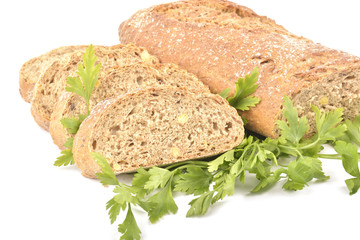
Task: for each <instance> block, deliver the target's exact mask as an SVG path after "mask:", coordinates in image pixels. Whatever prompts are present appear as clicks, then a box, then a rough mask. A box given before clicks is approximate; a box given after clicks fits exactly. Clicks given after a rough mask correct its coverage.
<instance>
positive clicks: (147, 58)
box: [141, 51, 151, 62]
mask: <svg viewBox="0 0 360 240" xmlns="http://www.w3.org/2000/svg"><path fill="white" fill-rule="evenodd" d="M141 59H142V60H143V61H144V62H151V56H150V54H149V53H148V52H147V51H143V52H142V53H141Z"/></svg>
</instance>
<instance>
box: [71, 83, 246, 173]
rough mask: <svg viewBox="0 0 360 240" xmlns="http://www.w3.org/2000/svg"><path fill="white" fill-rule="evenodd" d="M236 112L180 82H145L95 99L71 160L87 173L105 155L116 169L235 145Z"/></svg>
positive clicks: (238, 132) (240, 132)
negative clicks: (147, 84) (133, 89)
mask: <svg viewBox="0 0 360 240" xmlns="http://www.w3.org/2000/svg"><path fill="white" fill-rule="evenodd" d="M243 136H244V129H243V123H242V120H241V117H240V116H239V115H238V113H237V112H236V110H235V109H234V108H232V107H231V106H230V105H229V104H228V102H227V101H226V100H224V99H223V98H222V97H220V96H218V95H215V94H211V93H193V92H190V91H188V90H187V89H184V88H177V87H171V86H161V87H156V88H146V89H143V90H139V91H136V92H133V93H129V94H126V95H123V96H121V95H120V96H117V97H115V98H110V99H108V100H105V101H103V102H100V103H99V104H98V105H97V106H96V107H95V108H94V109H93V111H92V112H91V114H90V116H89V117H88V118H86V119H85V120H84V122H83V123H82V124H81V125H80V128H79V131H78V132H77V134H76V136H75V139H74V146H73V154H74V160H75V163H76V165H77V166H78V167H79V168H80V170H81V171H82V174H83V175H84V176H86V177H95V173H97V172H99V171H100V170H101V169H100V168H99V165H97V163H96V162H95V161H94V160H93V158H92V157H91V155H90V153H91V152H98V153H100V154H102V155H103V156H105V157H106V159H107V161H108V162H109V163H110V166H111V167H112V169H113V170H114V172H115V174H119V173H123V172H131V171H135V170H136V169H138V168H139V167H143V168H149V167H151V166H156V165H166V164H171V163H174V162H179V161H185V160H189V159H196V158H201V157H208V156H212V155H217V154H219V153H222V152H225V151H228V150H231V149H232V148H234V147H236V146H237V145H239V144H240V143H241V141H242V139H243Z"/></svg>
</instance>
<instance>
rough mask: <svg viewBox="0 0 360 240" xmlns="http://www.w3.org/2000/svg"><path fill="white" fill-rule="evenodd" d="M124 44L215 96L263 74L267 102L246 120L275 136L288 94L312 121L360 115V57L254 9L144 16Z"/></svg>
mask: <svg viewBox="0 0 360 240" xmlns="http://www.w3.org/2000/svg"><path fill="white" fill-rule="evenodd" d="M119 37H120V41H121V42H122V43H128V42H134V43H135V44H137V45H138V46H143V47H146V48H147V49H148V51H149V52H150V53H151V54H154V55H155V56H157V57H158V58H159V59H160V61H162V62H173V63H176V64H178V65H179V66H180V67H183V68H185V69H187V70H188V71H190V72H192V73H194V74H195V75H197V76H198V77H199V79H200V80H202V81H203V82H204V83H205V84H207V85H208V86H209V87H210V89H211V91H212V92H214V93H219V92H220V91H222V90H223V89H225V88H231V89H232V92H234V90H235V84H234V82H235V81H236V80H237V79H238V78H239V77H242V76H244V75H245V74H248V73H250V72H251V71H252V70H253V69H254V68H255V67H258V68H259V70H260V75H259V81H258V83H259V88H258V90H257V91H256V93H255V95H256V96H257V97H259V98H261V103H260V104H259V105H258V106H257V107H256V108H252V109H251V110H250V111H247V112H244V113H243V116H244V117H245V118H246V119H247V120H248V124H247V125H246V127H247V128H249V129H250V130H253V131H255V132H257V133H259V134H262V135H265V136H269V137H274V138H275V137H277V136H279V129H278V128H277V126H276V120H278V119H280V118H281V108H282V102H283V97H284V95H288V96H289V97H290V98H291V99H292V101H293V102H294V105H295V106H296V107H297V108H298V109H299V113H300V115H301V116H307V117H308V119H309V123H310V125H311V127H310V129H309V132H308V135H311V134H313V133H314V130H315V125H314V122H315V121H314V115H313V113H312V111H311V110H310V109H311V105H316V106H318V107H319V108H320V109H321V110H322V111H325V110H331V109H335V108H339V107H342V108H343V109H344V116H345V118H348V119H352V118H354V117H355V116H356V115H357V114H358V113H359V111H358V106H357V103H358V102H359V101H360V90H359V89H360V58H358V57H356V56H353V55H350V54H348V53H345V52H342V51H338V50H334V49H330V48H327V47H324V46H322V45H320V44H316V43H314V42H313V41H311V40H309V39H306V38H303V37H299V36H296V35H294V34H292V33H290V32H288V31H287V30H286V29H284V28H283V27H282V26H279V25H277V24H276V23H275V21H273V20H271V19H269V18H267V17H263V16H259V15H257V14H256V13H255V12H253V11H252V10H251V9H249V8H246V7H243V6H240V5H237V4H235V3H232V2H229V1H224V0H206V1H205V0H189V1H178V2H174V3H168V4H162V5H158V6H154V7H151V8H149V9H145V10H141V11H139V12H137V13H136V14H135V15H133V16H132V17H131V18H130V19H129V20H127V21H125V22H123V23H122V24H121V25H120V27H119Z"/></svg>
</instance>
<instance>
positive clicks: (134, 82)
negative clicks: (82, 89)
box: [49, 63, 210, 149]
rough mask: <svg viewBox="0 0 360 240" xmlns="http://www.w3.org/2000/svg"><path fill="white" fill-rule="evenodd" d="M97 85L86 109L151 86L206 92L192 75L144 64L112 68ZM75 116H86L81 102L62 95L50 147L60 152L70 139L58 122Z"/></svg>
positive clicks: (167, 66)
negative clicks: (110, 98)
mask: <svg viewBox="0 0 360 240" xmlns="http://www.w3.org/2000/svg"><path fill="white" fill-rule="evenodd" d="M98 83H99V84H97V87H96V88H95V90H94V92H93V94H92V98H91V99H90V108H92V107H93V106H95V105H96V104H97V103H99V102H100V101H102V100H105V99H107V98H109V97H115V96H118V95H122V94H125V93H128V92H131V91H134V90H136V89H139V88H145V87H151V86H161V85H171V86H174V87H187V88H188V89H189V90H190V91H194V92H210V90H209V88H208V87H207V86H205V85H204V84H203V83H202V82H201V81H200V80H198V79H197V77H196V76H195V75H193V74H191V73H189V72H187V71H186V70H183V69H180V68H178V67H177V66H176V65H174V64H157V65H153V66H151V65H148V64H146V63H135V64H131V65H125V66H121V67H120V66H117V67H113V68H110V69H108V71H107V72H106V73H105V74H104V75H102V76H101V77H100V78H99V80H98ZM79 114H86V103H85V101H84V100H83V98H82V97H80V96H78V95H76V94H74V93H65V94H64V96H62V97H61V98H60V100H59V101H58V102H57V104H56V106H55V108H54V111H53V114H52V115H51V121H50V128H49V130H50V134H51V136H52V138H53V141H54V143H55V144H56V145H57V146H58V147H59V148H60V149H64V148H63V145H64V143H65V142H66V140H67V138H68V137H71V136H72V135H71V134H68V133H67V131H66V129H65V128H64V127H63V126H62V124H61V122H60V120H61V119H63V118H70V117H77V116H78V115H79Z"/></svg>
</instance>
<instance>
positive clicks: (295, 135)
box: [277, 96, 309, 144]
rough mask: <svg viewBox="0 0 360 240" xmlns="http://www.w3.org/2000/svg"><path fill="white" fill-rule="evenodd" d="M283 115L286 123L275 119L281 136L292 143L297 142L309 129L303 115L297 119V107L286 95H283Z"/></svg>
mask: <svg viewBox="0 0 360 240" xmlns="http://www.w3.org/2000/svg"><path fill="white" fill-rule="evenodd" d="M283 116H284V117H285V118H286V120H287V122H288V124H287V123H286V122H285V121H282V120H281V121H280V120H278V121H277V124H278V126H279V128H280V129H281V136H282V137H283V138H285V139H286V140H288V141H289V142H291V143H293V144H298V143H299V141H300V140H301V139H302V138H303V137H304V135H305V133H306V131H307V130H308V129H309V125H308V123H307V119H306V118H305V117H302V118H300V119H299V115H298V111H297V109H296V108H295V107H294V106H293V104H292V102H291V101H290V99H289V97H287V96H285V97H284V109H283Z"/></svg>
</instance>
